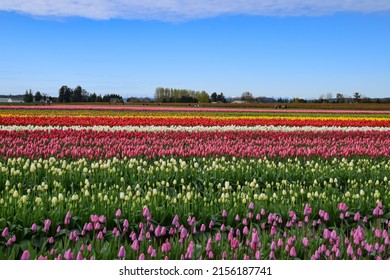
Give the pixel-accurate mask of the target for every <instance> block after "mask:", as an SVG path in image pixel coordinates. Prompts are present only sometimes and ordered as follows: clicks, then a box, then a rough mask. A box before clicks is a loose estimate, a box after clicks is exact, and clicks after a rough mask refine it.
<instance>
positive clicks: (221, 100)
mask: <svg viewBox="0 0 390 280" xmlns="http://www.w3.org/2000/svg"><path fill="white" fill-rule="evenodd" d="M217 101H218V102H223V103H226V102H227V101H226V98H225V96H223V92H221V93H220V94H218V96H217Z"/></svg>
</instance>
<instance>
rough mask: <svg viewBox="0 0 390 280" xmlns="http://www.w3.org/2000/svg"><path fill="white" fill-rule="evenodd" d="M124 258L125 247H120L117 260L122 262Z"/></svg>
mask: <svg viewBox="0 0 390 280" xmlns="http://www.w3.org/2000/svg"><path fill="white" fill-rule="evenodd" d="M125 257H126V250H125V247H124V246H121V247H120V248H119V252H118V258H119V259H120V260H124V259H125Z"/></svg>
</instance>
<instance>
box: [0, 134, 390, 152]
mask: <svg viewBox="0 0 390 280" xmlns="http://www.w3.org/2000/svg"><path fill="white" fill-rule="evenodd" d="M0 155H1V156H3V157H19V156H22V157H29V158H37V157H45V158H48V157H51V156H54V157H59V158H64V157H68V158H82V157H85V158H89V159H94V158H112V157H119V158H123V157H138V156H146V157H148V158H152V157H157V156H167V155H175V156H182V157H188V156H201V157H203V156H215V155H229V156H236V157H251V158H263V157H281V158H284V157H295V156H299V157H312V156H320V157H324V158H329V157H333V156H341V157H350V156H357V155H358V156H362V155H365V156H370V157H379V156H385V157H388V156H389V155H390V132H389V131H367V132H360V131H351V132H343V131H333V132H332V133H328V132H326V131H325V132H313V131H297V132H280V131H277V132H274V131H267V132H263V131H225V132H215V131H201V132H186V131H166V132H153V133H151V132H137V131H134V132H126V131H115V132H112V131H93V130H71V129H68V130H55V129H54V130H50V131H45V130H36V131H31V130H24V131H4V130H2V131H0Z"/></svg>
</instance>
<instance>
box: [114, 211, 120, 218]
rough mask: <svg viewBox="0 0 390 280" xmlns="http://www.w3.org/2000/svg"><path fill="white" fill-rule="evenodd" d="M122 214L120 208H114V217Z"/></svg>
mask: <svg viewBox="0 0 390 280" xmlns="http://www.w3.org/2000/svg"><path fill="white" fill-rule="evenodd" d="M121 215H122V211H121V209H118V210H116V212H115V217H117V218H119V217H120V216H121Z"/></svg>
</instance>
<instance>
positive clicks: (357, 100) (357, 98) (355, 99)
mask: <svg viewBox="0 0 390 280" xmlns="http://www.w3.org/2000/svg"><path fill="white" fill-rule="evenodd" d="M361 99H362V97H361V95H360V93H358V92H355V93H354V94H353V100H354V101H355V102H357V103H359V102H360V101H361Z"/></svg>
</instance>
